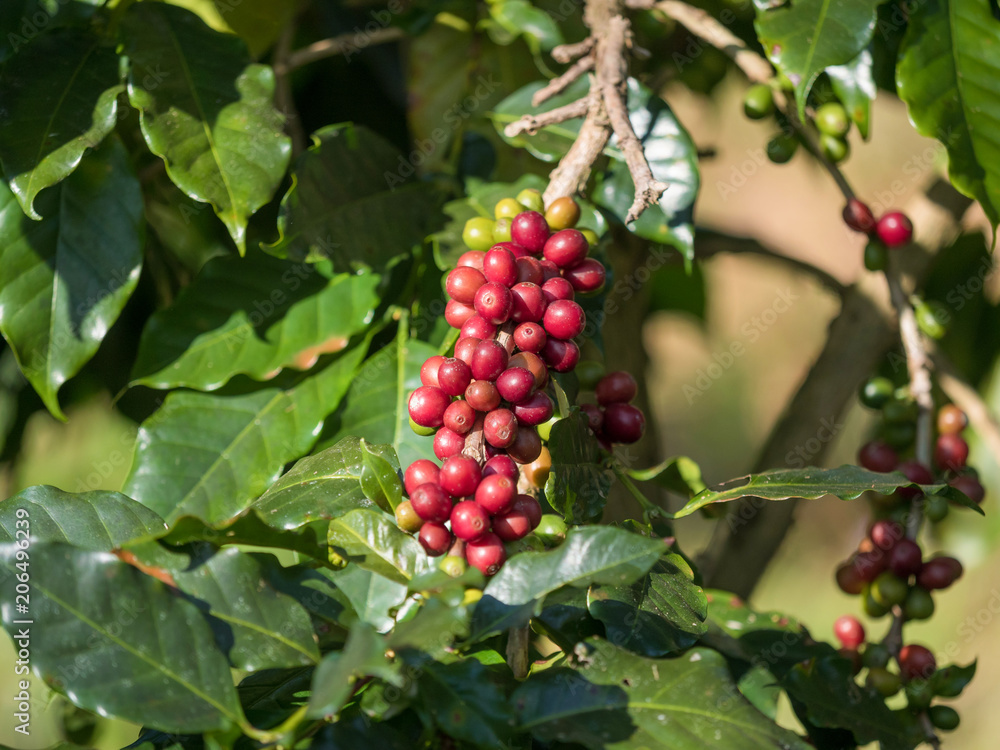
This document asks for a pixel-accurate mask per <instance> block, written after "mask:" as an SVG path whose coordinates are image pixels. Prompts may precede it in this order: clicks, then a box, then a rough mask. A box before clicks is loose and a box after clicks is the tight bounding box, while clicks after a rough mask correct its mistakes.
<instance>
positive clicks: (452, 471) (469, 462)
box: [438, 456, 483, 497]
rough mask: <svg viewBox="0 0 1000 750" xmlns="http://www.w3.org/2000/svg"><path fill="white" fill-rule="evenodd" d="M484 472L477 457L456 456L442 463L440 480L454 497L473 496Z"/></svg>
mask: <svg viewBox="0 0 1000 750" xmlns="http://www.w3.org/2000/svg"><path fill="white" fill-rule="evenodd" d="M482 476H483V473H482V470H481V469H480V468H479V464H478V463H477V462H476V460H475V459H473V458H469V457H468V456H454V457H453V458H449V459H448V460H447V461H445V462H444V463H443V464H441V474H440V476H439V478H438V482H439V483H440V484H441V489H443V490H444V491H445V492H447V493H448V494H449V495H451V496H452V497H471V496H472V494H473V493H475V491H476V487H478V486H479V480H480V479H482Z"/></svg>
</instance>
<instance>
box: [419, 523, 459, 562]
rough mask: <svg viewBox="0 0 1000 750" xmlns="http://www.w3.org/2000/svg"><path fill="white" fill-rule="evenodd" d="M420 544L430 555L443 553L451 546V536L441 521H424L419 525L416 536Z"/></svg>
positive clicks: (435, 555)
mask: <svg viewBox="0 0 1000 750" xmlns="http://www.w3.org/2000/svg"><path fill="white" fill-rule="evenodd" d="M417 539H418V540H419V541H420V544H421V546H422V547H423V548H424V552H426V553H427V554H428V555H429V556H430V557H438V556H440V555H443V554H444V553H445V552H447V551H448V548H449V547H451V542H452V537H451V532H450V531H448V527H446V526H445V525H444V524H443V523H436V522H431V523H425V524H424V525H423V526H421V527H420V534H419V535H418V536H417Z"/></svg>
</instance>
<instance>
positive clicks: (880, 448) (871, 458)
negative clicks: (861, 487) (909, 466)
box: [858, 440, 899, 474]
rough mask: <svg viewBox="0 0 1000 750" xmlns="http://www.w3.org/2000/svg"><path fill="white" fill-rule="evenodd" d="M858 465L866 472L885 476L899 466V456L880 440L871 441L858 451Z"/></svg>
mask: <svg viewBox="0 0 1000 750" xmlns="http://www.w3.org/2000/svg"><path fill="white" fill-rule="evenodd" d="M858 463H859V464H861V466H863V467H864V468H866V469H868V471H877V472H879V473H880V474H887V473H889V472H890V471H894V470H895V468H896V466H897V465H898V464H899V456H898V455H896V451H894V450H893V449H892V448H891V447H890V446H889V445H887V444H886V443H883V442H882V441H881V440H872V441H871V442H870V443H865V444H864V445H863V446H861V450H860V451H858Z"/></svg>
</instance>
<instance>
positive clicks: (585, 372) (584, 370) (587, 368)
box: [576, 359, 604, 391]
mask: <svg viewBox="0 0 1000 750" xmlns="http://www.w3.org/2000/svg"><path fill="white" fill-rule="evenodd" d="M576 377H577V379H578V380H579V381H580V388H582V389H584V390H586V391H592V390H594V388H596V387H597V383H598V382H599V381H600V379H601V378H603V377H604V365H603V364H601V363H600V362H598V361H596V360H593V359H585V360H583V361H582V362H580V363H579V364H578V365H577V366H576Z"/></svg>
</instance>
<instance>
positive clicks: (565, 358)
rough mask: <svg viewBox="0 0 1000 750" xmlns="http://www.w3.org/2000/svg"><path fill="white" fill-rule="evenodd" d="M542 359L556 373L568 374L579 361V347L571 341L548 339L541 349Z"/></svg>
mask: <svg viewBox="0 0 1000 750" xmlns="http://www.w3.org/2000/svg"><path fill="white" fill-rule="evenodd" d="M542 359H543V360H545V364H547V365H548V366H549V367H551V368H552V369H553V370H555V371H556V372H569V371H570V370H572V369H573V368H574V367H576V363H577V362H579V361H580V347H578V346H577V345H576V344H575V343H573V342H572V341H563V340H562V339H557V338H549V339H548V340H547V341H546V342H545V346H544V347H542Z"/></svg>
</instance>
